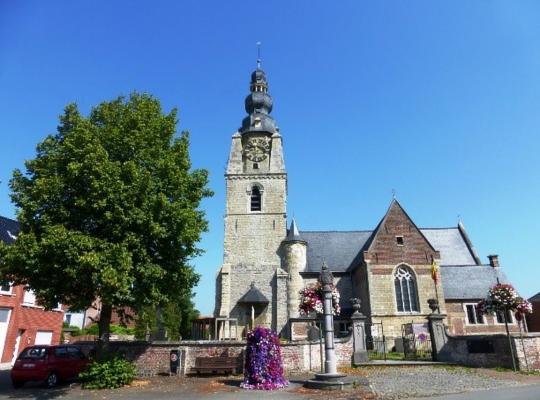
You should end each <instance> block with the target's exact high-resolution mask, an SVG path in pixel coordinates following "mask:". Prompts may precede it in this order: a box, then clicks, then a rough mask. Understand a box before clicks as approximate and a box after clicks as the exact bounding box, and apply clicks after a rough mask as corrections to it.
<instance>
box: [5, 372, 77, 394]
mask: <svg viewBox="0 0 540 400" xmlns="http://www.w3.org/2000/svg"><path fill="white" fill-rule="evenodd" d="M69 386H70V384H69V383H62V384H60V385H58V386H57V387H56V388H54V389H47V388H46V387H45V386H44V385H43V383H40V382H28V383H26V384H25V385H24V386H23V387H22V388H20V389H14V388H13V386H12V385H11V377H10V371H9V370H3V371H0V396H1V397H2V398H4V399H35V400H48V399H56V398H59V397H62V396H65V395H66V394H67V392H68V391H69Z"/></svg>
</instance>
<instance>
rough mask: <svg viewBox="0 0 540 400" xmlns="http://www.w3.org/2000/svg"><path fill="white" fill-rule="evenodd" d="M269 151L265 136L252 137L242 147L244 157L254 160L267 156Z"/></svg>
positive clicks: (260, 159)
mask: <svg viewBox="0 0 540 400" xmlns="http://www.w3.org/2000/svg"><path fill="white" fill-rule="evenodd" d="M269 151H270V144H269V143H268V139H267V138H253V139H250V140H249V141H248V142H247V143H246V146H245V148H244V154H245V155H246V157H247V158H248V159H249V160H251V161H254V162H259V161H262V160H264V159H265V158H266V157H268V152H269Z"/></svg>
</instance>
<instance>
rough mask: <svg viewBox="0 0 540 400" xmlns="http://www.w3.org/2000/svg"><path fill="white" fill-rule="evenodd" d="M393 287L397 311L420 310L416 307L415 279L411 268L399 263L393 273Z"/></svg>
mask: <svg viewBox="0 0 540 400" xmlns="http://www.w3.org/2000/svg"><path fill="white" fill-rule="evenodd" d="M394 287H395V289H396V305H397V310H398V311H405V312H411V311H420V310H419V308H418V293H417V291H416V280H415V279H414V273H413V272H412V270H411V269H410V268H409V267H407V266H405V265H400V266H399V267H398V268H397V270H396V273H395V274H394Z"/></svg>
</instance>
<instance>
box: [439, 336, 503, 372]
mask: <svg viewBox="0 0 540 400" xmlns="http://www.w3.org/2000/svg"><path fill="white" fill-rule="evenodd" d="M482 347H485V348H484V349H483V351H482ZM471 350H473V351H471ZM437 361H442V362H451V363H456V364H459V365H466V366H470V367H488V368H489V367H506V368H512V358H511V355H510V348H509V345H508V338H507V337H506V336H505V335H474V336H472V335H471V336H449V337H448V341H447V343H446V344H445V345H444V346H443V348H442V350H441V351H440V352H439V353H438V354H437Z"/></svg>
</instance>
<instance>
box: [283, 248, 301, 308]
mask: <svg viewBox="0 0 540 400" xmlns="http://www.w3.org/2000/svg"><path fill="white" fill-rule="evenodd" d="M283 253H284V254H283V263H284V267H285V270H286V271H287V273H288V275H289V280H288V285H287V313H288V316H289V318H296V317H298V316H299V313H298V306H299V305H300V295H299V293H298V292H299V291H300V290H302V288H303V287H304V280H303V279H302V276H301V275H300V271H304V270H305V269H306V263H307V257H306V254H307V245H306V243H305V242H300V241H295V242H285V243H284V245H283Z"/></svg>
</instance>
